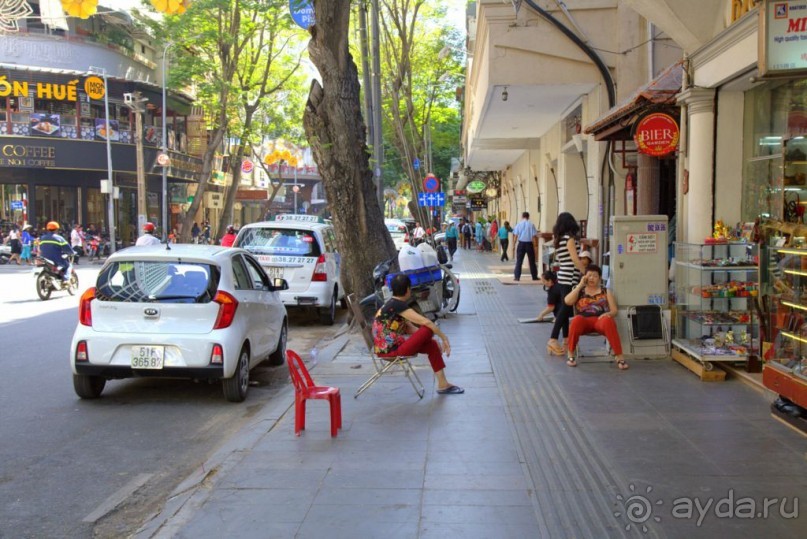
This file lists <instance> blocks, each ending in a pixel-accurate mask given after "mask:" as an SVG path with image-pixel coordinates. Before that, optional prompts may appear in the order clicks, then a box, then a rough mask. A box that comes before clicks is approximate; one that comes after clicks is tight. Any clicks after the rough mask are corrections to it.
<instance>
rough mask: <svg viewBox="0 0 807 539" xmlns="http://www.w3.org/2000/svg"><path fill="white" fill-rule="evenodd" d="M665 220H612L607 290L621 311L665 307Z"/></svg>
mask: <svg viewBox="0 0 807 539" xmlns="http://www.w3.org/2000/svg"><path fill="white" fill-rule="evenodd" d="M667 225H668V223H667V216H666V215H624V216H614V217H611V246H610V247H611V257H610V261H609V262H610V268H609V269H610V274H609V277H610V288H611V291H612V292H613V293H614V296H615V297H616V302H617V304H618V305H619V307H620V309H622V308H624V307H629V306H636V305H661V306H662V307H666V306H667V291H668V279H667V278H668V275H669V261H668V260H667V247H668V246H667V243H668V240H667Z"/></svg>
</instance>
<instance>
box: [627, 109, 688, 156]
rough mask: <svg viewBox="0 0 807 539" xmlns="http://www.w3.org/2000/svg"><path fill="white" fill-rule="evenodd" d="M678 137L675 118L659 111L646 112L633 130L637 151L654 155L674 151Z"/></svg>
mask: <svg viewBox="0 0 807 539" xmlns="http://www.w3.org/2000/svg"><path fill="white" fill-rule="evenodd" d="M679 137H680V132H679V130H678V123H677V122H676V121H675V118H673V117H672V116H670V115H669V114H663V113H661V112H654V113H652V114H648V115H647V116H645V117H644V118H642V119H641V120H639V123H637V124H636V129H635V130H634V132H633V140H634V141H635V142H636V146H637V148H638V149H639V151H640V152H642V153H644V154H647V155H652V156H656V157H658V156H662V155H667V154H668V153H670V152H674V151H675V149H676V148H677V147H678V139H679Z"/></svg>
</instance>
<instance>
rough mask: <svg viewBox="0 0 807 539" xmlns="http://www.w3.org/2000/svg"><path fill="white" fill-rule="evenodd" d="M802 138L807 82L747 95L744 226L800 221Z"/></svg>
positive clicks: (804, 199)
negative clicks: (762, 221) (762, 219)
mask: <svg viewBox="0 0 807 539" xmlns="http://www.w3.org/2000/svg"><path fill="white" fill-rule="evenodd" d="M805 136H807V81H773V82H769V83H766V84H765V85H763V86H760V87H759V88H755V89H754V90H751V91H748V92H746V94H745V115H744V137H743V144H744V148H743V155H744V158H745V167H744V172H743V208H742V218H743V221H753V220H754V219H756V218H757V217H760V216H761V217H766V218H770V219H776V220H785V221H795V220H799V219H801V216H802V215H803V209H804V205H803V203H807V180H805V177H804V176H805V175H804V174H803V171H802V170H801V169H799V166H800V165H798V163H799V159H797V158H798V157H799V156H800V155H801V154H799V153H798V152H799V151H800V147H801V146H804V145H803V144H802V141H803V140H804V137H805ZM805 159H806V160H807V157H806V158H805ZM806 162H807V161H806Z"/></svg>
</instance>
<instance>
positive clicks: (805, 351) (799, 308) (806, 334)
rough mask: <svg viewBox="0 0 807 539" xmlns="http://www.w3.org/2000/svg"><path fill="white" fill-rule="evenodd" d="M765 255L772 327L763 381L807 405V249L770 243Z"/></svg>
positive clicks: (764, 285) (764, 280)
mask: <svg viewBox="0 0 807 539" xmlns="http://www.w3.org/2000/svg"><path fill="white" fill-rule="evenodd" d="M769 243H772V241H769ZM764 255H765V256H764V261H765V263H764V264H763V267H762V283H761V291H762V293H763V294H764V295H765V298H766V300H767V301H766V304H767V305H768V312H767V313H766V316H767V317H768V320H767V324H768V327H770V328H771V330H770V335H769V337H768V342H769V347H768V351H767V353H766V355H765V357H764V359H765V360H766V363H765V368H764V370H763V383H764V384H765V387H767V388H768V389H771V390H772V391H776V392H777V393H778V394H779V395H781V396H783V397H785V398H787V399H790V400H791V401H793V402H795V403H796V404H798V405H799V406H802V407H807V249H804V248H795V247H767V248H766V249H765V251H764Z"/></svg>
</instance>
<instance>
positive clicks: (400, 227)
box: [387, 223, 406, 234]
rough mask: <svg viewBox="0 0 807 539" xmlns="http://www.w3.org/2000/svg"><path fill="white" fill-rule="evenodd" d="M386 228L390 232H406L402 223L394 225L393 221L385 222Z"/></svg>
mask: <svg viewBox="0 0 807 539" xmlns="http://www.w3.org/2000/svg"><path fill="white" fill-rule="evenodd" d="M387 230H389V231H390V232H392V233H398V232H399V233H401V234H403V233H404V232H406V227H405V226H404V225H402V224H401V225H396V224H394V223H388V224H387Z"/></svg>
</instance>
